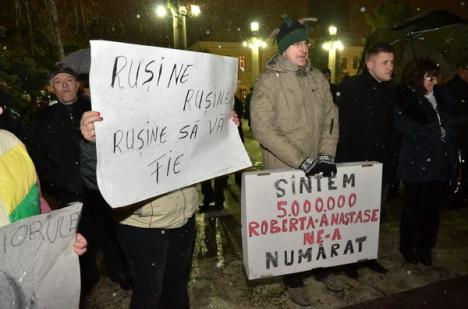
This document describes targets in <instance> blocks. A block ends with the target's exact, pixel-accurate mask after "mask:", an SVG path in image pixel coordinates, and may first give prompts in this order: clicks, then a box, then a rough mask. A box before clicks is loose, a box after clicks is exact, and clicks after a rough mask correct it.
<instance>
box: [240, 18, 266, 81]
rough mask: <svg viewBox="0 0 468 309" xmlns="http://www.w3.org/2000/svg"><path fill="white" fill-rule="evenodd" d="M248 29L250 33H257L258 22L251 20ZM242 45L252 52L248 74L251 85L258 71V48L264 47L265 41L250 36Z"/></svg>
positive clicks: (258, 28)
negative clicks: (249, 72)
mask: <svg viewBox="0 0 468 309" xmlns="http://www.w3.org/2000/svg"><path fill="white" fill-rule="evenodd" d="M250 30H251V31H252V34H256V33H258V31H259V30H260V24H259V23H258V22H256V21H253V22H251V23H250ZM242 46H244V47H248V48H250V50H251V52H252V72H251V75H250V81H251V85H253V84H254V83H255V80H256V79H257V77H258V75H259V73H260V68H259V61H258V58H259V49H260V48H266V47H267V43H266V42H265V41H264V40H262V39H261V38H259V37H256V36H252V37H251V38H249V39H248V40H247V41H244V42H242Z"/></svg>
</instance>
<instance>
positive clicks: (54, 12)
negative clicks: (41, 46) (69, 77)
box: [49, 0, 65, 59]
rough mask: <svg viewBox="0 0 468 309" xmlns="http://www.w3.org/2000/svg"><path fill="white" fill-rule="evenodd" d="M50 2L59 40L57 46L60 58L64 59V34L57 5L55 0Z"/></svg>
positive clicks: (56, 35) (55, 30)
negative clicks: (61, 29)
mask: <svg viewBox="0 0 468 309" xmlns="http://www.w3.org/2000/svg"><path fill="white" fill-rule="evenodd" d="M49 4H50V11H51V13H52V25H53V27H54V32H55V37H56V40H57V48H58V52H59V55H60V59H62V58H63V57H65V51H64V50H63V43H62V35H61V32H60V26H59V18H58V12H57V5H56V3H55V0H49Z"/></svg>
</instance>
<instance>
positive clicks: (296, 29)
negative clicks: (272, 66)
mask: <svg viewBox="0 0 468 309" xmlns="http://www.w3.org/2000/svg"><path fill="white" fill-rule="evenodd" d="M281 17H282V18H283V23H282V24H281V26H280V27H279V32H278V34H277V35H276V44H278V52H279V54H280V55H282V54H283V53H284V51H285V50H286V49H288V47H289V46H290V45H292V44H294V43H297V42H302V41H309V33H308V31H307V28H306V27H305V26H304V25H303V24H301V23H300V22H298V21H297V20H293V19H290V18H289V17H288V15H283V16H281Z"/></svg>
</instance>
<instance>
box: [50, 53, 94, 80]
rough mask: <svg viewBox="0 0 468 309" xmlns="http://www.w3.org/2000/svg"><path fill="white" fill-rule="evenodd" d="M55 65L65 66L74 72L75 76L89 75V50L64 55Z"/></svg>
mask: <svg viewBox="0 0 468 309" xmlns="http://www.w3.org/2000/svg"><path fill="white" fill-rule="evenodd" d="M57 64H62V65H65V66H67V67H69V68H71V69H72V70H73V71H75V72H76V73H77V74H89V69H90V67H91V53H90V49H89V48H86V49H80V50H77V51H74V52H72V53H70V54H68V55H66V56H65V57H64V58H62V60H60V61H59V62H58V63H57Z"/></svg>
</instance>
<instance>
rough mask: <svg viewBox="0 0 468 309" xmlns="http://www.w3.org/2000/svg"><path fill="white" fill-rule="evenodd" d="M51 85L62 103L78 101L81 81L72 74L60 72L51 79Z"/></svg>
mask: <svg viewBox="0 0 468 309" xmlns="http://www.w3.org/2000/svg"><path fill="white" fill-rule="evenodd" d="M49 85H50V89H51V91H52V92H53V93H54V94H55V95H56V96H57V100H58V101H59V102H60V103H62V104H64V105H68V104H72V103H74V102H75V101H76V98H77V93H78V89H79V88H80V83H79V82H78V81H77V80H76V79H75V78H74V77H73V76H72V75H70V74H68V73H59V74H57V75H55V76H54V77H53V78H52V79H51V80H50V82H49Z"/></svg>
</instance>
